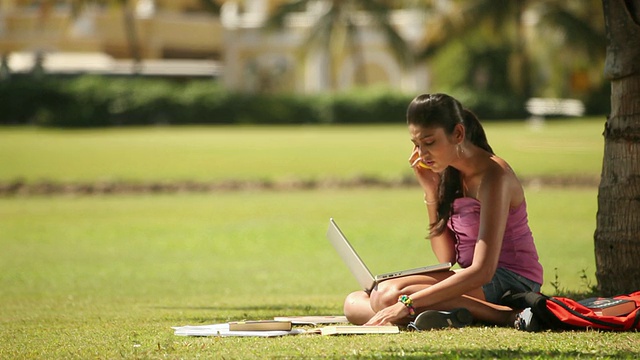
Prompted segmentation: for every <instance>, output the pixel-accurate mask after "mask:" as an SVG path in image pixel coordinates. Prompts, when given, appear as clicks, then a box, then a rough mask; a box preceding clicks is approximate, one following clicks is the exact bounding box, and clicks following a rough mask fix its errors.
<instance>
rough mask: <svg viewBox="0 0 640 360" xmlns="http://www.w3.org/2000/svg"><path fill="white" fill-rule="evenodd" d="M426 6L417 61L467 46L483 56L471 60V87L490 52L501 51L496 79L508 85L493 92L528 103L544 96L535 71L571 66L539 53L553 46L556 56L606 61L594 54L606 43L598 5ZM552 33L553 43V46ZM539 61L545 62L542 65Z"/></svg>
mask: <svg viewBox="0 0 640 360" xmlns="http://www.w3.org/2000/svg"><path fill="white" fill-rule="evenodd" d="M427 4H428V5H429V7H428V9H427V11H429V13H430V14H431V16H430V21H429V22H428V28H427V31H426V37H425V38H424V40H423V42H422V46H421V48H422V50H421V51H420V52H419V54H418V57H419V58H420V59H430V58H433V57H434V56H435V55H436V54H439V53H441V51H442V50H443V48H445V47H446V46H449V45H450V44H451V43H453V42H455V41H464V42H465V47H467V48H468V49H471V50H470V51H469V53H470V55H471V56H474V55H475V56H478V57H479V58H478V57H476V58H472V59H470V60H469V63H470V66H469V67H468V70H467V71H468V74H467V76H466V77H465V78H464V80H463V81H465V82H466V83H470V82H472V81H473V78H474V76H475V74H476V73H478V71H479V70H480V68H481V65H483V64H485V63H486V61H483V57H486V56H488V55H490V53H491V51H495V52H498V55H497V56H494V58H497V59H498V62H499V61H500V60H501V59H504V64H503V65H501V66H498V69H494V70H493V73H492V74H491V76H493V77H497V78H504V81H502V82H498V83H497V86H496V89H492V90H500V88H503V90H502V91H503V92H505V93H509V94H515V95H519V96H520V97H521V98H523V99H526V98H529V97H531V96H532V95H533V93H534V92H536V91H540V90H539V89H536V88H535V87H534V85H533V83H534V79H532V75H534V74H535V71H534V70H535V69H536V67H537V68H538V69H540V68H542V69H546V68H549V64H554V65H555V64H558V63H560V64H561V65H563V66H565V67H566V66H568V65H569V64H566V63H563V62H559V61H558V59H559V57H556V58H552V59H551V60H552V61H550V58H549V57H550V55H549V53H550V50H548V51H547V56H541V55H540V49H550V47H551V46H552V49H553V52H552V54H554V55H556V56H557V55H558V54H559V53H568V52H575V51H581V52H586V55H588V56H589V59H591V60H593V59H598V58H600V59H602V60H603V59H604V53H603V52H602V51H600V52H599V53H598V52H597V51H594V49H601V48H602V47H600V46H599V45H601V44H603V43H604V37H603V31H602V26H601V21H594V19H595V18H597V16H599V14H598V13H597V12H594V11H589V10H591V9H593V8H594V0H588V1H581V0H573V1H572V0H536V1H532V0H518V1H513V0H466V1H449V2H446V3H445V4H446V6H442V5H438V4H440V2H429V3H427ZM596 8H597V7H596ZM596 20H597V19H596ZM552 31H553V32H555V34H554V35H555V36H554V37H553V39H554V41H550V38H551V37H550V36H551V34H550V33H551V32H552ZM543 55H544V54H543ZM536 57H537V58H539V59H540V61H538V63H537V64H536V62H535V59H536ZM596 63H597V61H596ZM536 65H537V66H536ZM564 70H565V71H566V68H565V69H564ZM540 71H541V70H538V72H540ZM505 83H506V85H507V86H508V88H507V89H504V86H503V85H504V84H505Z"/></svg>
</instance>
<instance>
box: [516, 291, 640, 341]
mask: <svg viewBox="0 0 640 360" xmlns="http://www.w3.org/2000/svg"><path fill="white" fill-rule="evenodd" d="M613 298H614V299H628V300H632V301H634V302H635V304H636V308H635V310H633V311H632V312H630V313H628V314H626V315H621V316H605V315H600V314H598V313H596V312H595V311H594V310H592V309H590V308H587V307H585V306H584V305H582V304H580V303H579V302H578V301H576V300H573V299H570V298H566V297H560V296H546V295H543V294H540V293H534V292H526V293H520V294H514V295H509V297H508V298H507V299H504V300H505V304H507V305H509V306H511V307H513V308H526V307H530V308H531V311H532V312H533V315H534V316H535V318H536V320H538V323H539V325H540V330H544V329H551V330H586V329H601V330H611V331H630V330H631V331H633V330H640V291H636V292H634V293H631V294H628V295H618V296H614V297H613Z"/></svg>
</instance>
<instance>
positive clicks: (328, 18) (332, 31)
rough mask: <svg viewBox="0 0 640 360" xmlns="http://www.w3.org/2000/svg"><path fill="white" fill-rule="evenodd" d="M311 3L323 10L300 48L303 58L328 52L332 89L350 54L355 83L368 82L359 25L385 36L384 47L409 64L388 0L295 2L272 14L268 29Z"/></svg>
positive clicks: (297, 0) (402, 63) (411, 57)
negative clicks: (370, 25) (369, 27)
mask: <svg viewBox="0 0 640 360" xmlns="http://www.w3.org/2000/svg"><path fill="white" fill-rule="evenodd" d="M311 3H315V4H324V5H325V6H326V9H325V11H324V12H323V13H322V14H321V15H320V16H319V17H318V18H317V20H316V21H315V23H314V24H313V26H312V27H311V29H310V30H309V32H308V36H307V39H306V40H305V41H304V42H303V44H304V45H303V46H302V48H301V51H302V55H303V56H306V55H307V54H308V53H309V52H310V51H311V50H312V49H323V50H325V51H327V53H328V59H329V62H330V71H329V72H330V74H331V76H330V81H331V88H333V89H335V88H336V87H337V86H336V84H337V74H336V69H337V68H338V65H339V62H340V61H341V59H342V57H343V56H345V55H346V54H351V55H352V57H353V59H354V61H355V62H356V66H355V67H356V69H360V70H361V71H357V72H356V74H357V76H358V77H359V78H358V79H357V82H358V83H360V84H361V85H365V84H366V83H367V74H366V73H365V71H364V70H363V69H364V67H363V65H364V63H365V59H364V57H365V52H364V51H363V48H362V39H361V26H362V25H363V23H367V22H370V23H371V24H372V25H373V27H374V28H375V29H378V30H380V31H381V32H382V34H383V35H384V36H385V38H386V41H387V44H388V45H389V46H390V48H391V50H392V51H393V54H394V55H395V57H396V59H397V60H398V61H399V63H400V64H401V65H410V64H412V60H413V56H412V52H411V50H410V49H409V46H408V45H407V43H406V42H405V40H404V39H403V38H402V37H401V36H400V35H399V34H398V32H397V31H396V29H395V28H394V27H393V26H392V24H391V22H390V19H389V14H390V11H391V8H392V7H391V5H390V3H391V2H390V1H384V0H327V1H314V0H294V1H290V2H286V3H284V4H282V5H280V6H279V7H278V8H277V9H276V10H275V11H274V12H273V14H271V16H270V17H269V19H268V20H267V23H266V26H265V27H266V28H268V29H279V28H282V27H283V25H284V22H285V19H286V18H287V17H288V16H289V15H290V14H292V13H294V12H298V11H302V10H304V9H306V7H307V6H308V5H310V4H311Z"/></svg>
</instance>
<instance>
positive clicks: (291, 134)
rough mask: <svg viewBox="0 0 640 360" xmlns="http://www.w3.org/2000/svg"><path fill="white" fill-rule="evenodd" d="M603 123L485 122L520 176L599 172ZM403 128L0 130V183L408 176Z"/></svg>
mask: <svg viewBox="0 0 640 360" xmlns="http://www.w3.org/2000/svg"><path fill="white" fill-rule="evenodd" d="M603 129H604V119H597V118H590V119H583V120H564V121H559V120H556V121H548V122H547V123H546V124H545V125H544V126H542V127H533V126H531V125H529V124H528V123H526V122H522V121H521V122H501V123H495V122H489V123H487V124H486V130H487V135H488V137H489V141H490V143H491V144H492V146H493V148H494V150H495V151H496V152H497V153H498V154H499V155H501V156H503V157H504V158H505V159H506V160H507V161H508V162H509V163H510V164H511V165H512V167H513V168H514V169H515V170H516V171H517V172H518V174H519V175H521V176H533V175H553V176H557V175H586V176H595V177H597V176H598V175H599V174H600V171H601V169H602V152H603V138H602V131H603ZM411 149H412V145H411V143H410V141H409V136H408V132H407V129H406V126H405V125H404V124H398V125H385V126H325V127H323V126H301V127H177V128H176V127H170V128H168V127H158V128H154V127H150V128H131V129H128V128H125V129H99V130H75V131H69V130H51V129H40V128H33V129H26V130H25V129H24V128H0V159H2V164H1V165H0V181H12V180H15V179H17V178H21V179H24V180H26V181H38V180H42V179H47V180H56V181H96V180H134V181H155V180H196V181H218V180H228V179H240V180H247V179H248V180H255V179H262V180H282V179H288V178H302V179H317V178H341V179H342V178H353V177H355V176H361V175H365V176H375V177H380V178H398V177H402V176H407V175H410V174H411V171H410V169H409V167H408V166H407V158H408V157H409V153H410V152H411Z"/></svg>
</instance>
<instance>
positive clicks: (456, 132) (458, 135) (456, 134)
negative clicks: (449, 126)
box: [453, 124, 466, 144]
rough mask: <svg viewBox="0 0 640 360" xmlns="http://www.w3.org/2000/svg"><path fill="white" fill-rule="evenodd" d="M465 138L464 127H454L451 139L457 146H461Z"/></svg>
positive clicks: (459, 125)
mask: <svg viewBox="0 0 640 360" xmlns="http://www.w3.org/2000/svg"><path fill="white" fill-rule="evenodd" d="M465 136H466V131H465V128H464V125H462V124H456V127H454V128H453V139H454V140H455V142H456V143H457V144H461V143H462V142H463V141H464V138H465Z"/></svg>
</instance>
